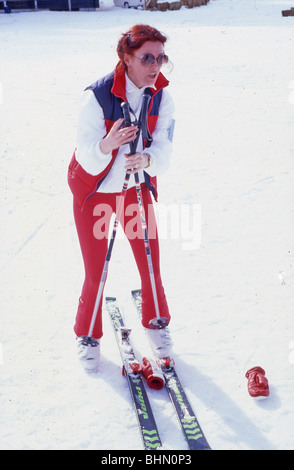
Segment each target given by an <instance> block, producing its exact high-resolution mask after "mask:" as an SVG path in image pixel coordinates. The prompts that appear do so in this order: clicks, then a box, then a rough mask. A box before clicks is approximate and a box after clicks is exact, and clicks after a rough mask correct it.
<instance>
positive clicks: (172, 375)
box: [106, 290, 210, 450]
mask: <svg viewBox="0 0 294 470" xmlns="http://www.w3.org/2000/svg"><path fill="white" fill-rule="evenodd" d="M132 297H133V300H134V302H135V306H136V309H137V312H138V314H139V316H140V318H141V314H142V298H141V291H140V290H133V291H132ZM106 307H107V310H108V313H109V315H110V318H111V322H112V325H113V328H114V332H115V337H116V340H117V344H118V347H119V351H120V354H121V358H122V362H123V367H124V373H125V375H126V377H127V380H128V384H129V388H130V393H131V396H132V400H133V403H134V407H135V411H136V416H137V420H138V425H139V429H140V434H141V437H142V441H143V446H144V449H145V450H156V449H161V448H162V442H161V439H160V436H159V433H158V429H157V425H156V421H155V418H154V414H153V411H152V407H151V404H150V402H149V399H148V395H147V392H146V388H145V385H144V381H143V378H142V376H141V375H140V373H139V368H140V366H139V362H138V360H137V359H136V357H135V353H134V349H133V347H132V344H131V341H130V337H129V335H130V331H131V330H129V329H128V328H126V327H125V325H124V321H123V317H122V314H121V311H120V309H119V305H118V302H117V299H116V298H115V297H107V298H106ZM158 362H159V364H160V367H161V370H162V373H163V375H164V379H165V388H166V390H167V392H168V395H169V398H170V400H171V402H172V404H173V406H174V410H175V412H176V415H177V417H178V421H179V424H180V427H181V430H182V432H183V435H184V437H185V439H186V442H187V445H188V447H189V449H190V450H210V446H209V444H208V442H207V440H206V438H205V436H204V433H203V431H202V429H201V427H200V425H199V422H198V419H197V418H196V415H195V413H194V411H193V409H192V407H191V404H190V402H189V400H188V398H187V395H186V393H185V391H184V389H183V386H182V384H181V382H180V379H179V377H178V375H177V372H176V369H175V365H174V363H173V361H171V362H169V361H160V360H159V361H158Z"/></svg>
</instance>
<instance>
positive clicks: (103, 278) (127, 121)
mask: <svg viewBox="0 0 294 470" xmlns="http://www.w3.org/2000/svg"><path fill="white" fill-rule="evenodd" d="M121 106H122V111H123V114H124V127H130V126H131V125H132V122H131V119H130V114H129V108H128V103H122V105H121ZM139 134H140V128H139V132H138V135H137V137H136V139H135V140H134V141H132V142H130V150H131V153H130V155H133V154H134V153H136V149H137V145H138V141H139V138H138V136H139ZM130 176H131V175H130V173H128V172H126V175H125V179H124V183H123V187H122V191H121V197H120V200H119V205H118V208H117V211H116V216H115V220H114V224H113V230H112V234H111V239H110V242H109V245H108V249H107V253H106V257H105V262H104V266H103V270H102V275H101V279H100V283H99V287H98V291H97V295H96V300H95V305H94V308H93V313H92V318H91V323H90V327H89V331H88V336H92V335H93V330H94V326H95V322H96V318H97V313H98V308H99V305H100V302H101V298H102V294H103V289H104V286H105V282H106V277H107V273H108V265H109V261H110V258H111V253H112V249H113V244H114V240H115V237H116V233H117V228H118V224H119V221H120V218H121V213H122V210H123V207H124V201H125V196H126V192H127V189H128V185H129V179H130Z"/></svg>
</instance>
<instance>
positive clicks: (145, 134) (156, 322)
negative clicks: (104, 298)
mask: <svg viewBox="0 0 294 470" xmlns="http://www.w3.org/2000/svg"><path fill="white" fill-rule="evenodd" d="M150 99H151V97H150V95H148V94H145V95H144V96H143V103H142V108H141V113H140V118H139V127H140V128H141V129H142V138H143V141H144V138H145V139H146V141H147V145H146V147H149V146H150V145H151V142H152V137H151V136H150V134H149V130H148V125H147V111H148V106H149V102H150ZM134 176H135V183H136V194H137V200H138V206H139V211H140V220H141V226H142V232H143V237H144V246H145V253H146V258H147V263H148V271H149V276H150V282H151V288H152V295H153V300H154V307H155V312H156V318H153V319H152V320H150V322H149V326H150V328H151V329H154V330H159V329H161V328H165V327H166V326H167V325H168V323H169V320H168V319H167V318H165V317H161V316H160V312H159V305H158V297H157V291H156V284H155V278H154V271H153V264H152V257H151V248H150V242H149V237H148V230H147V223H146V217H145V210H144V205H143V194H142V189H141V185H140V180H139V173H138V172H136V173H135V175H134Z"/></svg>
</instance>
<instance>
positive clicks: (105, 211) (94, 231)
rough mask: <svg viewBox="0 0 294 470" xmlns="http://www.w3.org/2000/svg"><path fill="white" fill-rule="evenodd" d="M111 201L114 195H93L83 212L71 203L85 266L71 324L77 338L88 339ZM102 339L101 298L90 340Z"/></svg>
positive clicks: (105, 250)
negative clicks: (73, 322) (73, 321)
mask: <svg viewBox="0 0 294 470" xmlns="http://www.w3.org/2000/svg"><path fill="white" fill-rule="evenodd" d="M114 201H115V195H112V194H103V193H96V194H94V195H93V196H92V197H91V198H90V199H89V200H88V201H87V202H86V204H85V206H84V209H83V211H81V210H80V208H79V207H78V205H77V204H76V203H75V202H74V217H75V223H76V228H77V233H78V237H79V242H80V246H81V251H82V256H83V261H84V267H85V280H84V284H83V288H82V293H81V296H80V299H79V306H78V310H77V315H76V320H75V325H74V331H75V333H76V335H77V336H88V333H89V327H90V323H91V319H92V314H93V309H94V305H95V301H96V296H97V292H98V287H99V283H100V279H101V276H102V271H103V266H104V262H105V256H106V252H107V245H108V241H107V237H108V229H109V223H110V218H111V215H112V213H113V209H114V206H113V204H114ZM102 336H103V329H102V298H101V302H100V305H99V308H98V313H97V318H96V322H95V325H94V330H93V333H92V337H93V338H95V339H99V338H101V337H102Z"/></svg>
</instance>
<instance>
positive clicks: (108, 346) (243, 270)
mask: <svg viewBox="0 0 294 470" xmlns="http://www.w3.org/2000/svg"><path fill="white" fill-rule="evenodd" d="M293 6H294V5H293V2H291V1H282V0H276V1H274V0H272V1H270V0H268V1H267V0H230V1H229V0H211V1H210V3H209V4H208V5H207V6H203V7H201V8H194V9H192V10H187V9H185V8H183V7H182V9H181V10H180V11H169V12H165V13H162V12H147V11H137V10H133V9H132V10H125V9H120V8H116V7H114V6H113V4H112V2H111V1H110V0H102V4H101V9H100V10H99V11H97V12H72V13H68V12H49V11H39V12H27V13H15V14H11V15H4V14H0V43H1V48H0V63H1V75H0V81H1V89H2V101H1V104H0V110H1V141H0V156H1V169H0V179H1V180H0V183H1V206H0V207H1V213H2V217H1V220H2V224H1V262H0V266H1V271H0V276H1V329H0V361H1V364H0V371H1V395H0V396H1V424H0V448H1V449H3V450H5V449H14V450H15V449H41V450H46V449H49V450H55V449H65V450H74V449H84V450H90V449H100V450H116V449H120V450H121V449H123V450H137V449H138V450H140V449H141V448H142V446H141V441H140V437H139V432H138V429H137V422H136V418H135V413H134V411H133V409H132V403H131V401H130V396H129V390H128V386H127V382H126V380H125V379H124V377H122V375H121V360H120V356H119V352H118V349H117V345H116V342H115V338H114V334H113V331H112V327H111V325H110V322H109V319H108V318H107V313H106V311H105V312H104V338H103V342H102V364H101V370H100V371H99V373H98V374H97V375H96V376H94V377H90V376H87V375H85V373H84V372H83V371H82V370H81V368H80V365H79V364H78V360H77V357H76V349H75V338H74V335H73V330H72V327H73V322H74V316H75V311H76V308H77V302H78V297H79V295H80V289H81V285H82V282H83V265H82V259H81V255H80V250H79V246H78V240H77V236H76V232H75V227H74V222H73V216H72V199H71V194H70V192H69V189H68V187H67V182H66V172H67V166H68V163H69V160H70V157H71V153H72V151H73V149H74V146H75V135H76V123H77V115H78V108H79V96H80V93H81V91H82V90H83V89H84V88H85V87H86V86H87V85H88V84H90V83H92V82H93V81H94V80H96V79H97V78H98V77H100V76H103V75H104V74H106V73H108V72H110V71H111V70H112V68H113V67H114V65H115V63H116V60H117V59H116V52H115V45H116V42H117V39H118V37H119V35H120V34H121V32H124V31H126V30H127V28H129V26H131V25H132V24H134V23H138V22H144V23H150V24H153V25H154V26H156V27H158V28H159V29H161V30H162V31H164V32H165V33H167V35H168V36H169V42H168V43H167V47H166V50H167V53H168V55H169V56H170V57H171V59H172V61H173V63H174V70H173V72H172V74H171V75H170V81H171V85H170V92H171V93H172V95H173V98H174V101H175V106H176V116H175V118H176V128H175V134H174V152H173V158H172V163H171V167H170V169H169V170H168V173H167V174H165V175H163V176H162V177H160V180H159V190H160V201H159V202H160V204H163V207H165V206H164V205H168V206H169V205H172V204H174V205H175V206H176V207H178V208H182V209H183V208H184V207H185V206H187V205H188V206H189V207H190V208H191V207H192V205H193V204H195V205H198V206H197V207H201V227H200V228H199V227H195V226H193V227H192V228H193V229H194V231H195V233H196V232H197V231H198V232H199V230H201V243H200V246H196V247H192V245H193V243H192V245H191V248H190V249H187V246H189V242H193V240H189V239H187V238H186V239H184V235H185V234H186V236H187V232H185V231H183V230H182V231H181V230H180V231H179V234H180V237H173V236H172V234H173V232H172V229H171V228H170V229H169V230H168V231H167V232H166V231H165V230H164V229H165V227H164V226H162V232H161V240H160V243H161V262H162V275H163V279H164V284H165V289H166V294H167V297H168V301H169V305H170V309H171V312H172V315H173V319H172V322H171V327H170V328H171V332H172V335H173V337H174V342H175V346H174V350H175V358H176V362H177V369H178V373H179V375H180V377H181V380H182V382H183V384H184V386H185V390H186V392H187V395H188V397H189V398H190V400H191V403H192V406H193V408H194V409H195V412H196V414H197V417H198V419H199V421H200V423H201V426H202V428H203V430H204V432H205V435H206V437H207V439H208V441H209V443H210V445H211V447H212V448H213V449H219V450H255V449H257V450H261V449H265V450H284V449H285V450H288V449H293V447H294V445H293V444H294V443H293V436H294V425H293V423H294V391H293V390H294V387H293V376H294V370H293V364H294V358H293V342H294V319H293V287H294V267H293V263H294V251H293V250H294V245H293V228H294V213H293V181H292V180H293V157H294V144H293V118H294V106H293V102H292V101H293V100H291V92H292V91H291V90H292V89H291V86H292V85H291V83H292V84H293V80H294V76H293V73H294V72H293V70H294V67H293V65H294V63H293V62H294V59H293V57H294V56H293V52H292V51H293V41H294V35H293V31H294V30H293V18H291V17H289V18H283V17H282V15H281V10H282V9H287V8H290V7H293ZM183 210H184V209H183ZM179 214H180V216H179V217H178V219H176V220H175V222H176V223H177V224H178V227H181V228H183V226H185V227H189V224H188V222H190V224H191V221H187V220H186V219H184V218H183V217H184V215H183V214H187V213H184V212H179ZM172 217H176V214H175V213H172ZM186 217H187V215H186ZM197 220H198V219H197ZM159 222H160V221H159ZM187 224H188V225H187ZM188 233H189V232H188ZM196 238H197V237H196ZM197 240H198V238H197ZM187 243H188V245H187ZM137 287H140V286H139V278H138V273H137V270H136V266H135V263H134V260H133V258H132V254H131V252H130V248H129V246H128V243H127V242H126V240H125V239H124V238H123V237H122V236H120V237H118V239H117V240H116V243H115V246H114V250H113V255H112V259H111V263H110V268H109V276H108V280H107V285H106V289H105V295H114V296H116V297H117V298H118V300H119V303H120V306H121V308H122V310H123V313H124V315H125V321H126V323H127V324H128V325H131V326H132V328H133V330H134V331H133V342H134V345H135V347H137V349H138V351H139V353H140V354H142V355H145V354H147V355H148V353H149V352H150V351H149V349H148V344H147V343H146V339H145V337H144V334H143V332H142V329H141V327H140V325H139V323H138V319H137V316H136V313H135V309H134V306H133V305H132V300H131V296H130V291H131V289H133V288H137ZM255 365H260V366H262V367H263V368H264V369H265V370H266V375H267V377H268V379H269V384H270V391H271V395H270V397H269V398H268V399H267V400H264V401H262V402H255V401H253V400H252V399H251V398H250V397H249V395H248V392H247V380H246V379H245V372H246V371H247V370H248V369H249V368H250V367H252V366H255ZM148 393H149V396H150V399H151V402H152V405H153V408H154V413H155V416H156V417H157V422H158V428H159V432H160V435H161V438H162V441H163V443H164V448H165V449H168V450H170V449H180V450H186V449H187V447H186V443H185V441H184V438H183V437H182V435H181V433H180V430H179V428H178V425H177V421H176V417H175V415H174V413H173V410H172V406H171V404H170V402H169V400H168V399H167V395H166V393H165V391H161V392H156V391H151V390H150V391H148Z"/></svg>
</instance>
